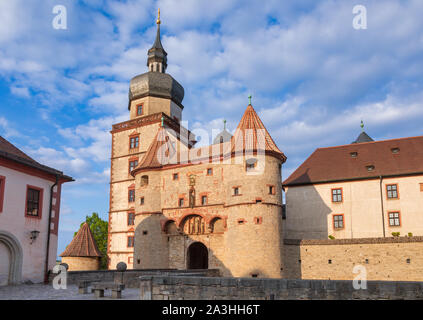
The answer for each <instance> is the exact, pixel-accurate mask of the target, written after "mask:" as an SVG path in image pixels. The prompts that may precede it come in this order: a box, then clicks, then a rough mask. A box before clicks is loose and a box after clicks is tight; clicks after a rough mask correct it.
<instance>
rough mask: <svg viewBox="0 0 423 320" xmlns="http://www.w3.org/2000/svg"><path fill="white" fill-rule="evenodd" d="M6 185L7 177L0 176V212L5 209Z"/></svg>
mask: <svg viewBox="0 0 423 320" xmlns="http://www.w3.org/2000/svg"><path fill="white" fill-rule="evenodd" d="M5 185H6V177H4V176H0V212H2V211H3V200H4V188H5Z"/></svg>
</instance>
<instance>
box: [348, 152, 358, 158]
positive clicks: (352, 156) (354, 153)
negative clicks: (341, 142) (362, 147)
mask: <svg viewBox="0 0 423 320" xmlns="http://www.w3.org/2000/svg"><path fill="white" fill-rule="evenodd" d="M350 155H351V158H357V157H358V152H350Z"/></svg>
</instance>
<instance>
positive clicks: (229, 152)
mask: <svg viewBox="0 0 423 320" xmlns="http://www.w3.org/2000/svg"><path fill="white" fill-rule="evenodd" d="M147 66H148V72H146V73H144V74H141V75H138V76H136V77H134V78H133V79H132V80H131V82H130V88H129V104H128V110H129V115H130V120H129V121H125V122H122V123H118V124H115V125H113V128H112V131H111V134H112V154H111V181H110V211H109V238H108V255H109V269H115V268H116V265H117V263H119V262H121V261H124V262H126V263H127V264H128V267H129V268H130V269H131V268H133V269H169V268H170V269H207V268H213V269H219V270H220V272H221V274H222V276H230V277H259V278H263V277H264V278H283V277H291V278H309V279H310V278H313V279H328V278H329V279H352V278H353V277H354V274H353V272H352V269H353V267H354V265H356V264H365V263H369V261H371V262H370V263H374V262H375V261H376V264H377V267H375V268H374V269H373V270H374V272H373V273H370V276H371V277H372V278H374V279H377V280H384V279H389V280H405V279H407V280H420V281H421V280H422V276H421V275H422V274H423V273H422V270H420V269H421V267H420V266H421V265H423V264H422V263H421V262H422V261H423V256H422V253H421V252H422V251H421V248H420V247H421V246H422V244H423V239H422V237H413V238H400V239H394V238H381V237H380V235H379V233H377V232H375V233H374V235H373V233H371V232H367V234H368V235H369V237H374V238H360V239H353V237H352V236H351V235H350V234H348V233H346V232H343V233H337V234H336V235H338V234H340V235H346V236H344V237H342V236H341V238H347V239H345V240H342V239H341V240H338V237H337V238H336V240H328V238H327V236H328V233H329V232H330V233H331V234H333V232H336V231H339V230H341V229H342V230H346V228H345V220H344V219H345V217H344V215H343V214H341V213H339V214H336V218H334V217H332V215H331V214H332V213H333V212H334V211H336V210H338V209H337V208H339V206H338V207H336V205H337V204H336V203H335V204H334V206H335V207H334V208H332V209H331V208H330V205H328V206H323V205H322V204H321V203H324V202H325V201H326V200H324V199H323V198H324V197H323V196H322V195H321V197H320V198H319V201H320V202H319V208H320V209H319V210H320V211H319V213H318V215H317V216H314V217H313V214H314V213H313V210H314V209H315V208H314V207H313V206H311V207H310V206H308V207H307V205H306V203H307V199H304V196H305V194H306V193H304V192H303V191H302V190H303V189H301V188H303V187H304V188H308V189H307V190H310V188H312V187H313V186H312V185H311V186H309V185H308V184H309V182H310V184H312V183H313V181H311V180H307V179H305V180H304V181H303V180H301V184H299V183H294V182H296V181H297V180H298V178H296V177H294V178H295V179H297V180H293V179H288V184H289V189H290V194H292V195H293V196H292V197H291V198H288V195H289V194H287V207H288V208H290V210H292V212H294V211H295V210H297V209H298V208H307V210H309V211H301V212H298V213H295V216H292V217H289V212H288V213H287V214H288V217H289V218H290V219H291V220H289V219H288V220H284V215H283V204H282V193H283V187H282V180H281V176H282V165H283V163H284V162H285V161H286V159H287V158H286V156H285V155H284V153H283V152H282V151H281V150H280V149H279V148H278V147H277V145H276V144H275V142H274V141H273V139H272V138H271V136H270V134H269V132H268V131H267V130H266V128H265V126H264V124H263V123H262V121H261V120H260V118H259V117H258V115H257V113H256V112H255V110H254V108H253V106H252V105H251V100H250V104H249V105H248V106H247V108H246V110H245V113H244V115H243V116H242V118H241V120H240V122H239V124H238V127H237V129H236V131H235V133H234V135H233V136H232V135H231V134H230V133H229V132H228V131H226V128H225V129H224V130H223V131H222V132H221V133H220V134H219V135H218V136H217V137H216V138H215V140H214V143H213V144H212V145H209V146H203V147H199V148H196V147H195V144H196V141H195V136H194V135H193V134H192V133H191V132H190V131H189V130H188V129H186V128H184V127H183V126H182V125H181V121H182V113H183V109H184V106H183V105H182V100H183V98H184V89H183V87H182V86H181V85H180V84H179V83H178V82H177V81H176V80H175V79H173V77H172V76H170V75H169V74H167V73H165V72H166V68H167V53H166V51H165V50H164V48H163V46H162V44H161V40H160V16H159V19H158V20H157V36H156V39H155V42H154V44H153V46H152V48H151V49H150V50H149V51H148V60H147ZM421 140H422V141H423V139H421ZM419 141H420V140H419ZM363 143H367V141H364V142H363ZM353 151H354V152H355V154H357V151H356V150H353ZM349 152H350V151H349ZM360 155H361V154H360ZM367 165H368V164H367ZM328 167H329V169H328V170H330V165H328ZM373 169H374V166H373ZM377 169H378V168H377ZM304 170H305V172H306V173H307V172H308V169H307V168H305V169H304ZM316 170H317V171H316V172H319V168H317V169H316ZM367 170H370V169H367ZM313 172H314V171H313ZM302 177H303V178H304V174H303V175H302ZM368 178H369V179H372V177H368ZM360 179H361V180H366V179H367V178H366V177H365V176H363V177H361V178H360ZM350 180H351V177H349V180H347V181H345V182H347V183H348V181H350ZM293 181H294V182H293ZM298 181H299V180H298ZM317 182H318V183H326V184H329V185H328V187H327V188H329V189H328V190H329V193H330V192H333V190H338V189H336V188H332V189H331V188H330V183H331V181H329V180H322V181H317ZM338 182H339V181H338ZM422 182H423V181H422ZM381 183H382V182H381ZM305 185H307V186H305ZM298 186H300V187H301V188H298ZM341 187H343V188H344V190H345V189H347V187H346V186H345V185H343V186H341ZM341 187H340V188H339V190H341V191H340V193H339V195H338V194H334V195H333V197H332V199H335V200H339V199H341V200H342V203H343V204H345V206H347V204H348V201H349V200H347V199H346V201H344V199H343V197H344V196H345V195H344V194H341V193H342V188H341ZM397 187H398V186H397ZM327 188H325V190H326V189H327ZM295 190H297V192H295ZM331 190H332V191H331ZM377 190H379V189H377ZM380 190H382V189H380ZM389 190H391V189H389ZM422 190H423V188H422ZM308 192H309V191H308ZM335 192H338V191H335ZM335 196H336V197H335ZM417 196H418V197H420V196H421V194H417ZM316 197H317V196H316ZM322 199H323V200H322ZM328 199H329V200H327V201H328V202H330V201H331V200H330V199H331V195H329V196H328ZM313 201H315V202H316V201H317V200H315V199H314V200H313ZM379 201H380V199H379ZM419 201H421V199H420V200H419ZM391 203H392V202H391ZM322 208H323V209H324V210H325V211H324V210H323V209H322ZM342 208H343V207H342ZM382 211H383V208H382ZM322 212H323V213H322ZM335 213H336V212H335ZM350 215H351V214H350V213H349V215H348V219H350V218H349V217H350ZM341 216H342V217H341ZM316 217H317V218H319V219H320V220H319V221H317V220H316ZM389 217H390V216H387V218H386V219H387V221H388V220H389ZM332 219H333V221H332ZM351 219H352V218H351ZM286 221H293V222H292V225H291V227H289V228H288V230H287V231H288V232H289V233H290V234H293V235H296V234H300V235H301V238H298V239H291V240H289V239H284V238H286V237H285V235H284V233H285V230H286V226H285V225H284V224H285V222H286ZM304 221H306V223H305V224H304ZM335 222H336V223H335ZM332 223H334V224H333V226H332ZM303 225H305V226H306V229H304V232H303V233H301V228H302V226H303ZM327 225H329V226H330V228H329V227H326V226H327ZM419 225H420V224H419ZM316 226H317V227H318V229H316ZM315 229H316V230H318V231H315ZM414 230H415V232H416V234H415V235H417V236H419V235H423V233H422V234H420V233H421V232H420V231H421V229H419V228H415V229H414ZM314 234H318V237H317V238H314V237H308V235H314ZM363 234H364V232H363ZM383 236H384V237H385V233H384V234H383ZM378 237H379V238H378ZM301 239H316V240H301ZM317 239H318V240H317ZM386 253H388V255H386ZM386 257H388V258H389V259H385V258H386ZM384 259H385V260H384ZM410 259H411V260H412V261H413V263H412V265H411V264H410V261H411V260H410ZM393 268H394V269H395V268H396V269H395V270H397V271H398V272H393V271H392V270H393ZM419 268H420V269H419Z"/></svg>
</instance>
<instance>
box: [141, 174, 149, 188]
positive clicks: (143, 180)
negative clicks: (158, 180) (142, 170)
mask: <svg viewBox="0 0 423 320" xmlns="http://www.w3.org/2000/svg"><path fill="white" fill-rule="evenodd" d="M144 186H148V176H142V177H141V187H144Z"/></svg>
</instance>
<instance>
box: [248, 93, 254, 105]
mask: <svg viewBox="0 0 423 320" xmlns="http://www.w3.org/2000/svg"><path fill="white" fill-rule="evenodd" d="M252 97H253V96H252V95H251V94H250V95H249V96H248V100H249V105H250V106H251V98H252Z"/></svg>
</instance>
